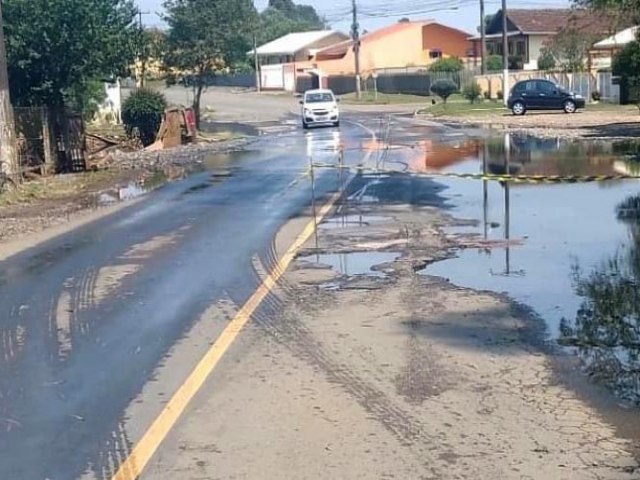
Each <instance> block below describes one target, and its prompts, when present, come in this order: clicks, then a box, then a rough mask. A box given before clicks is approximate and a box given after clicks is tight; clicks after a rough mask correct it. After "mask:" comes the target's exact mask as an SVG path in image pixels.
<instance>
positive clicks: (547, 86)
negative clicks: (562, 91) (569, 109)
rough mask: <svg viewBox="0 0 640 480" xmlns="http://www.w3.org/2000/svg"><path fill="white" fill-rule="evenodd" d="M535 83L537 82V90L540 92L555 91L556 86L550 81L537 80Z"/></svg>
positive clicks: (549, 92)
mask: <svg viewBox="0 0 640 480" xmlns="http://www.w3.org/2000/svg"><path fill="white" fill-rule="evenodd" d="M536 83H537V84H538V91H539V92H540V93H544V94H547V95H551V94H552V93H555V91H556V86H555V85H554V84H553V83H551V82H544V81H542V80H539V81H538V82H536Z"/></svg>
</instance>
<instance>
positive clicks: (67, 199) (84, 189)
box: [0, 138, 252, 258]
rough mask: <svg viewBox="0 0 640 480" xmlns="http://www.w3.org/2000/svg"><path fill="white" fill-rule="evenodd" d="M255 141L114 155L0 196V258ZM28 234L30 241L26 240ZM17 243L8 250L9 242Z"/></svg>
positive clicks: (114, 207)
mask: <svg viewBox="0 0 640 480" xmlns="http://www.w3.org/2000/svg"><path fill="white" fill-rule="evenodd" d="M251 141H252V139H250V138H242V139H234V140H230V141H224V142H216V143H209V142H205V143H199V144H195V145H186V146H182V147H178V148H175V149H171V150H164V151H160V152H147V151H137V152H122V151H112V152H110V153H108V154H107V155H106V157H105V158H104V159H102V160H101V162H100V164H101V170H98V171H90V172H85V173H78V174H68V175H56V176H50V177H43V178H39V179H36V180H31V181H28V182H25V183H24V184H23V185H21V186H20V188H19V189H18V190H15V191H11V192H7V193H5V194H3V195H1V196H0V245H2V247H3V248H2V250H0V258H1V257H2V256H6V255H7V254H12V253H16V252H17V251H19V246H17V245H15V244H16V243H17V242H16V240H19V243H20V244H21V245H24V246H25V248H26V246H33V244H37V243H39V241H44V240H46V239H48V238H51V236H55V235H58V234H60V233H63V232H64V231H66V229H65V226H68V227H69V229H72V228H77V227H78V226H80V225H81V224H82V223H85V222H88V221H93V220H96V219H98V218H100V217H101V216H104V215H107V214H110V213H113V212H114V211H116V210H117V209H119V208H122V207H124V206H127V205H130V204H131V202H132V201H134V200H135V199H137V198H139V197H141V196H142V195H143V194H145V193H147V192H149V191H151V190H153V189H154V188H157V187H158V186H161V185H163V184H164V183H166V182H170V181H173V180H176V179H180V178H183V177H184V176H185V175H186V174H188V173H189V172H190V171H192V170H193V169H195V168H198V167H199V166H200V165H201V164H202V163H203V162H204V161H205V159H206V158H207V157H208V156H211V155H214V154H217V153H224V152H229V151H235V150H241V149H243V148H244V147H245V146H246V145H247V144H248V143H249V142H251ZM27 236H30V237H31V238H27ZM10 243H11V244H14V245H12V246H11V247H10V248H9V247H8V246H7V245H8V244H10Z"/></svg>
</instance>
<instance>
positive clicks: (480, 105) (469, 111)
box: [420, 100, 507, 117]
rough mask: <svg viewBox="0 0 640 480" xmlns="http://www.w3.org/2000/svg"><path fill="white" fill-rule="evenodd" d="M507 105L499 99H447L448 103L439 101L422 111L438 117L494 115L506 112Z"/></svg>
mask: <svg viewBox="0 0 640 480" xmlns="http://www.w3.org/2000/svg"><path fill="white" fill-rule="evenodd" d="M506 111H507V110H506V108H505V106H504V105H503V104H502V102H499V101H491V100H489V101H483V102H476V103H469V101H467V100H464V101H456V100H454V101H451V100H449V101H447V103H446V104H445V103H442V102H439V103H437V104H435V105H430V106H429V107H427V108H425V109H424V110H421V111H420V113H422V114H426V115H433V116H436V117H442V116H450V117H474V116H483V115H492V114H495V113H500V112H506Z"/></svg>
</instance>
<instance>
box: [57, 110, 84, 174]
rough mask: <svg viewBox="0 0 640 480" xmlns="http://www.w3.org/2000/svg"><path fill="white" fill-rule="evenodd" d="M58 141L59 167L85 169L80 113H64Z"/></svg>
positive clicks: (82, 122)
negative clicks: (60, 137) (60, 136)
mask: <svg viewBox="0 0 640 480" xmlns="http://www.w3.org/2000/svg"><path fill="white" fill-rule="evenodd" d="M60 140H61V141H59V142H58V151H59V159H60V167H61V170H62V171H64V172H82V171H84V170H86V168H87V163H86V158H85V152H86V139H85V126H84V119H83V118H82V115H79V114H76V113H68V112H67V113H66V115H65V117H64V119H63V128H62V139H60Z"/></svg>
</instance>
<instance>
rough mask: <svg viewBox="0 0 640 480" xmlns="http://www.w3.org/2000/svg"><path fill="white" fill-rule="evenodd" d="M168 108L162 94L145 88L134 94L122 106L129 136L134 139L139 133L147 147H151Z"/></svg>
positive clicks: (123, 119)
mask: <svg viewBox="0 0 640 480" xmlns="http://www.w3.org/2000/svg"><path fill="white" fill-rule="evenodd" d="M166 108H167V101H166V99H165V98H164V95H162V94H161V93H158V92H154V91H153V90H148V89H144V88H142V89H140V90H136V91H135V92H133V93H132V94H131V96H129V98H127V99H126V100H125V102H124V104H123V105H122V122H123V123H124V128H125V131H126V132H127V135H128V136H129V137H133V136H134V135H135V133H136V132H137V133H138V135H139V136H140V141H141V142H142V144H143V145H144V146H145V147H146V146H147V145H151V144H152V143H153V142H154V141H155V139H156V134H157V133H158V130H159V129H160V124H161V123H162V115H163V113H164V111H165V109H166Z"/></svg>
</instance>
